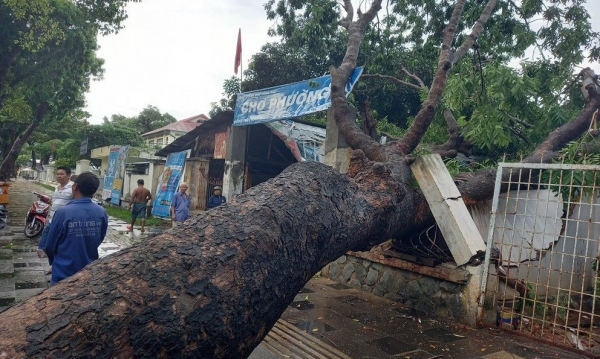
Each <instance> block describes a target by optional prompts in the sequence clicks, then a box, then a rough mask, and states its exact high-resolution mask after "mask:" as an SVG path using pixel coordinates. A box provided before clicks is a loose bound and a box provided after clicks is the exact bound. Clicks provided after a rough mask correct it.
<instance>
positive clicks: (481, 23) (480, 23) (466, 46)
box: [452, 0, 497, 64]
mask: <svg viewBox="0 0 600 359" xmlns="http://www.w3.org/2000/svg"><path fill="white" fill-rule="evenodd" d="M496 2H497V0H489V1H488V3H487V4H486V5H485V8H484V9H483V11H482V12H481V14H480V15H479V19H477V21H476V22H475V25H473V29H472V30H471V33H470V34H469V35H468V36H467V37H466V38H465V40H464V41H463V43H462V45H460V47H459V48H458V49H457V50H456V52H455V53H454V55H453V56H452V64H455V63H457V62H458V61H460V59H462V57H463V56H465V54H466V53H467V51H469V50H470V49H471V48H472V47H473V44H474V43H475V41H477V38H479V35H481V32H482V31H483V28H484V27H485V24H486V23H487V21H488V19H489V18H490V15H491V14H492V11H493V10H494V8H495V7H496Z"/></svg>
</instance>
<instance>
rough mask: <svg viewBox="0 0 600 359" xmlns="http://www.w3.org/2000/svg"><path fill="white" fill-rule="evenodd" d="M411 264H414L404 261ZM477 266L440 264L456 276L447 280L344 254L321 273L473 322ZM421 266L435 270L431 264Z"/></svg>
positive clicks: (424, 310)
mask: <svg viewBox="0 0 600 359" xmlns="http://www.w3.org/2000/svg"><path fill="white" fill-rule="evenodd" d="M405 263H407V262H405ZM411 265H414V264H410V263H409V264H407V266H411ZM414 266H415V267H420V266H417V265H414ZM481 269H482V266H479V267H464V268H463V267H460V268H454V269H450V268H444V270H443V271H444V273H446V276H448V275H449V277H448V278H451V279H452V278H454V279H457V280H456V281H449V280H445V279H441V278H436V277H433V276H431V275H425V274H423V273H417V272H415V271H410V270H406V269H401V268H395V267H392V266H390V265H386V264H382V263H377V262H375V261H371V260H368V259H365V258H359V257H355V256H352V255H345V256H342V257H340V258H338V259H337V260H336V261H334V262H332V263H330V264H328V265H327V266H325V268H323V270H322V271H321V274H322V275H323V276H325V277H329V278H331V279H333V280H335V281H337V282H339V283H342V284H345V285H347V286H350V287H353V288H356V289H361V290H364V291H367V292H369V293H373V294H375V295H378V296H380V297H384V298H388V299H391V300H394V301H398V302H401V303H404V304H406V305H408V306H410V307H411V308H412V309H413V310H415V312H416V313H417V314H421V315H423V314H426V315H432V316H441V317H445V318H449V319H451V320H453V321H456V322H460V323H463V324H467V325H471V326H475V323H476V318H477V298H478V296H479V288H480V283H481V275H480V272H481ZM425 270H430V271H431V273H435V272H436V269H435V268H425ZM438 271H439V269H438ZM458 279H460V280H458Z"/></svg>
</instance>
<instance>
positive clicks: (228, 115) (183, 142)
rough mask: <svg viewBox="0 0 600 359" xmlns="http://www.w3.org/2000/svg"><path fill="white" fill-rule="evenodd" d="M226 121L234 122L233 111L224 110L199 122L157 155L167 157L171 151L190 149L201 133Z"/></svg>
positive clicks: (156, 154)
mask: <svg viewBox="0 0 600 359" xmlns="http://www.w3.org/2000/svg"><path fill="white" fill-rule="evenodd" d="M226 122H229V123H233V111H223V112H220V113H218V114H217V115H215V116H214V117H213V118H211V119H209V120H206V121H204V122H202V123H201V124H199V125H198V126H197V127H196V128H194V129H193V130H191V131H190V132H188V133H186V134H185V135H183V136H181V137H179V138H177V139H176V140H175V141H173V142H171V143H170V144H169V145H167V146H165V147H164V148H162V149H160V150H159V151H158V152H156V153H155V154H154V155H155V156H161V157H167V156H168V155H169V153H173V152H180V151H185V150H189V149H190V148H192V147H194V142H195V141H196V137H198V136H199V135H200V134H201V133H204V132H208V131H210V130H212V129H213V128H215V127H217V126H220V125H222V124H224V123H226Z"/></svg>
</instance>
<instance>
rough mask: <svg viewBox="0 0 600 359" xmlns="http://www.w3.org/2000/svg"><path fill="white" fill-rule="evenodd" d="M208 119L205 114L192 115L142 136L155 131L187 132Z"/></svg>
mask: <svg viewBox="0 0 600 359" xmlns="http://www.w3.org/2000/svg"><path fill="white" fill-rule="evenodd" d="M208 120H209V118H208V117H206V115H204V114H200V115H196V116H192V117H189V118H186V119H183V120H181V121H177V122H173V123H170V124H168V125H166V126H163V127H161V128H157V129H156V130H152V131H150V132H146V133H143V134H142V137H144V136H148V135H152V134H155V133H159V132H162V131H178V132H185V133H187V132H190V131H191V130H193V129H194V128H196V127H198V126H200V124H202V123H203V122H205V121H208Z"/></svg>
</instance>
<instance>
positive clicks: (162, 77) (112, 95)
mask: <svg viewBox="0 0 600 359" xmlns="http://www.w3.org/2000/svg"><path fill="white" fill-rule="evenodd" d="M264 2H266V0H263V1H248V0H218V1H199V0H143V1H142V2H141V3H128V5H127V13H128V15H129V18H128V19H127V20H126V21H125V24H124V25H125V28H124V29H123V30H121V31H120V32H119V33H118V34H116V35H109V36H100V37H99V45H100V50H99V51H98V56H99V57H100V58H103V59H104V60H105V64H104V69H105V72H104V78H103V79H102V80H100V81H93V82H92V84H91V87H90V91H89V93H88V94H87V95H86V102H87V107H86V108H85V110H86V111H88V112H89V113H90V114H91V118H90V122H91V123H92V124H100V123H102V119H103V117H105V116H106V117H108V118H110V117H111V116H112V115H113V114H120V115H124V116H127V117H132V116H136V115H138V114H139V113H140V112H141V111H142V110H143V109H144V108H145V107H147V106H148V105H152V106H156V107H157V108H158V109H159V110H160V111H161V112H162V113H165V112H167V113H169V114H171V115H172V116H174V117H175V118H176V119H177V120H183V119H185V118H188V117H192V116H196V115H199V114H205V115H208V112H209V111H210V104H211V102H217V101H219V100H220V99H221V98H222V97H223V95H222V92H223V82H224V81H225V80H226V79H228V78H230V77H231V76H235V74H234V71H233V70H234V60H235V51H236V44H237V36H238V30H239V29H240V28H241V31H242V68H243V69H245V68H247V66H248V61H249V60H250V57H251V56H252V55H253V54H256V53H257V52H259V51H260V49H261V47H262V45H264V44H265V43H267V42H270V41H274V39H273V38H270V37H269V36H268V35H267V31H268V29H269V27H270V26H272V25H273V22H272V21H271V20H267V17H266V13H265V10H264V8H263V5H262V4H263V3H264ZM588 3H589V4H588V5H587V8H588V11H589V12H590V15H591V17H592V19H593V20H592V24H593V27H594V30H596V31H600V21H598V19H600V1H598V0H588ZM594 19H595V20H594ZM584 65H585V66H587V65H589V64H584ZM591 67H592V68H593V69H594V70H595V71H596V73H597V74H600V65H599V64H592V65H591ZM237 76H239V72H238V75H237Z"/></svg>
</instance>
